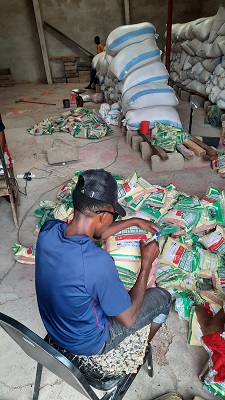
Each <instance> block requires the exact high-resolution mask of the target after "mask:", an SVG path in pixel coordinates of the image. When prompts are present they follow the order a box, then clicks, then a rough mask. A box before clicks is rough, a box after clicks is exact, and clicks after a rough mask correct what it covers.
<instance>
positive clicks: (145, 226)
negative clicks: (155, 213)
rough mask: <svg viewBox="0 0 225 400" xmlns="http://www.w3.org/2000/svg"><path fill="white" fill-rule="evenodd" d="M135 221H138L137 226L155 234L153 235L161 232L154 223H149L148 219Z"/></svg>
mask: <svg viewBox="0 0 225 400" xmlns="http://www.w3.org/2000/svg"><path fill="white" fill-rule="evenodd" d="M135 219H136V221H137V222H136V225H137V226H138V228H140V229H142V230H143V231H148V232H151V233H153V235H154V234H155V233H156V232H158V231H159V228H158V227H157V226H156V225H155V224H154V223H153V222H150V221H147V220H146V219H142V218H135Z"/></svg>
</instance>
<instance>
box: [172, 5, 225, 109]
mask: <svg viewBox="0 0 225 400" xmlns="http://www.w3.org/2000/svg"><path fill="white" fill-rule="evenodd" d="M170 71H171V72H170V77H171V79H172V80H173V81H174V82H175V83H176V82H178V83H181V84H182V85H183V86H185V87H186V88H187V89H190V90H194V91H196V92H198V93H200V94H203V95H208V98H209V100H210V101H211V102H212V103H215V104H217V105H218V106H219V107H220V108H222V109H225V9H224V7H222V6H220V7H219V10H218V12H217V14H216V15H215V16H213V17H209V18H199V19H197V20H195V21H191V22H187V23H185V24H174V25H173V26H172V46H171V68H170Z"/></svg>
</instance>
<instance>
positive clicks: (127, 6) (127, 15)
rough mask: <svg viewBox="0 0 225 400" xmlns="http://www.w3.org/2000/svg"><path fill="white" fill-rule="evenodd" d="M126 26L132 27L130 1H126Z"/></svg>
mask: <svg viewBox="0 0 225 400" xmlns="http://www.w3.org/2000/svg"><path fill="white" fill-rule="evenodd" d="M124 13H125V24H126V25H130V1H129V0H124Z"/></svg>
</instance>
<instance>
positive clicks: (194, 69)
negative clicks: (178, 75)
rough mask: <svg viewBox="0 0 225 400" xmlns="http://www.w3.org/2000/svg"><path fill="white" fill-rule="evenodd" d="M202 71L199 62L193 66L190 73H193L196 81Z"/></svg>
mask: <svg viewBox="0 0 225 400" xmlns="http://www.w3.org/2000/svg"><path fill="white" fill-rule="evenodd" d="M203 70H204V67H203V65H202V63H201V62H198V63H197V64H195V65H194V66H193V67H192V69H191V72H193V74H194V76H195V78H196V79H198V77H199V75H200V74H201V72H202V71H203Z"/></svg>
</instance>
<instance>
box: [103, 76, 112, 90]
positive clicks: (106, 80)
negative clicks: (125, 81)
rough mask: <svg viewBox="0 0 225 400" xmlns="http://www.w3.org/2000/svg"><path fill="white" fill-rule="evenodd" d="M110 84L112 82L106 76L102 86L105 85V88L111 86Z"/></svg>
mask: <svg viewBox="0 0 225 400" xmlns="http://www.w3.org/2000/svg"><path fill="white" fill-rule="evenodd" d="M112 82H113V80H112V79H110V78H109V77H108V76H106V77H105V81H104V84H105V85H106V86H107V87H110V86H111V85H112Z"/></svg>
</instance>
